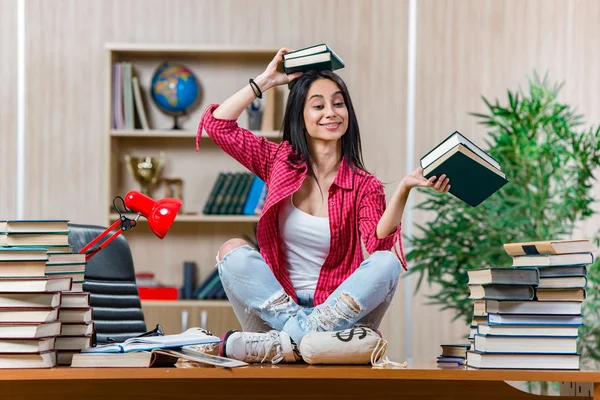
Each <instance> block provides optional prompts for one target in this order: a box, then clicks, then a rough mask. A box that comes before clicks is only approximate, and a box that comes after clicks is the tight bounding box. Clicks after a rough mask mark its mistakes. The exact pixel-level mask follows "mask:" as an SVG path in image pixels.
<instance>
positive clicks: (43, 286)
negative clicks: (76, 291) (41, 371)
mask: <svg viewBox="0 0 600 400" xmlns="http://www.w3.org/2000/svg"><path fill="white" fill-rule="evenodd" d="M47 260H48V256H47V250H46V249H45V248H36V247H29V248H25V247H20V248H14V247H0V368H51V367H53V366H55V365H56V338H57V337H58V336H59V335H60V333H61V328H62V324H61V322H60V321H59V320H58V310H59V307H60V304H61V302H62V295H61V293H60V292H61V291H63V290H69V289H70V288H71V278H57V279H52V280H51V279H48V278H47V277H46V276H45V275H44V270H45V266H46V261H47Z"/></svg>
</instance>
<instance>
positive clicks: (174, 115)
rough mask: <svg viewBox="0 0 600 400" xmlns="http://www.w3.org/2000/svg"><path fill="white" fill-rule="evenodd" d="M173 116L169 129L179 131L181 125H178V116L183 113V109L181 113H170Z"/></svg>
mask: <svg viewBox="0 0 600 400" xmlns="http://www.w3.org/2000/svg"><path fill="white" fill-rule="evenodd" d="M171 115H172V116H173V127H172V128H171V130H173V131H180V130H181V129H182V128H181V126H179V119H178V118H179V117H183V116H184V115H185V111H184V112H182V113H181V114H171Z"/></svg>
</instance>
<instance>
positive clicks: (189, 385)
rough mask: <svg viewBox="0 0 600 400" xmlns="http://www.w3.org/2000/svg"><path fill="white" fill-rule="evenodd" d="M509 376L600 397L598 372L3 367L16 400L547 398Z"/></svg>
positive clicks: (1, 378)
mask: <svg viewBox="0 0 600 400" xmlns="http://www.w3.org/2000/svg"><path fill="white" fill-rule="evenodd" d="M504 381H570V382H596V383H595V384H594V398H595V399H600V371H589V372H586V371H509V370H495V371H492V370H467V369H438V368H437V367H435V366H424V367H413V368H409V369H396V370H392V369H372V368H370V367H366V366H356V367H349V366H306V365H274V366H271V365H257V366H251V367H246V368H238V369H232V370H228V369H220V368H196V369H177V368H171V369H131V368H128V369H76V368H54V369H49V370H33V369H30V370H2V371H0V393H1V394H2V398H6V399H11V400H22V399H27V400H29V399H36V400H39V399H44V400H59V399H60V400H65V399H71V398H73V399H85V400H113V399H132V400H133V399H140V400H141V399H143V400H153V399H190V400H191V399H194V400H198V399H209V400H221V399H233V398H238V399H257V400H258V399H284V398H285V399H298V400H300V399H301V400H307V399H321V398H323V399H340V400H341V399H345V400H346V399H360V400H365V399H378V400H379V399H398V398H405V399H406V398H407V399H413V398H419V399H441V400H445V399H448V400H449V399H459V398H467V397H469V398H474V399H483V400H496V399H498V400H499V399H509V398H510V399H515V400H525V399H531V400H536V399H537V400H543V399H545V398H546V399H549V398H550V397H541V396H536V395H532V394H529V393H525V392H521V391H519V390H517V389H515V388H513V387H512V386H510V385H508V384H507V383H505V382H504ZM560 399H561V400H564V399H576V398H575V397H560ZM577 399H581V397H578V398H577Z"/></svg>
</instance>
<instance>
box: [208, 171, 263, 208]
mask: <svg viewBox="0 0 600 400" xmlns="http://www.w3.org/2000/svg"><path fill="white" fill-rule="evenodd" d="M266 197H267V186H266V185H265V183H264V182H263V181H262V180H261V179H260V178H258V177H257V176H255V175H254V174H251V173H247V172H221V173H219V175H218V176H217V179H216V180H215V182H214V184H213V187H212V189H211V191H210V194H209V196H208V199H207V200H206V204H205V206H204V210H203V213H204V214H207V215H214V214H225V215H260V214H261V213H262V209H263V207H264V204H265V199H266Z"/></svg>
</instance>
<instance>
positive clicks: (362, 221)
mask: <svg viewBox="0 0 600 400" xmlns="http://www.w3.org/2000/svg"><path fill="white" fill-rule="evenodd" d="M386 204H387V203H386V197H385V192H384V190H383V185H382V184H381V182H379V181H377V180H373V181H371V182H369V184H368V187H367V188H366V189H365V194H364V195H363V196H362V197H361V199H360V200H359V204H358V229H359V231H360V234H361V237H362V240H363V243H364V245H365V248H366V249H367V251H368V252H369V254H372V253H374V252H376V251H378V250H391V251H393V252H394V254H396V256H397V257H398V259H399V260H400V262H401V263H402V267H403V268H404V269H407V263H406V259H405V257H404V250H403V249H402V233H401V225H398V226H397V227H396V228H395V229H394V230H393V231H392V233H390V234H389V235H388V236H386V237H384V238H378V237H377V224H378V223H379V220H380V219H381V216H382V215H383V213H384V212H385V208H386Z"/></svg>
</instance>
